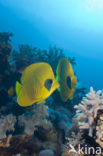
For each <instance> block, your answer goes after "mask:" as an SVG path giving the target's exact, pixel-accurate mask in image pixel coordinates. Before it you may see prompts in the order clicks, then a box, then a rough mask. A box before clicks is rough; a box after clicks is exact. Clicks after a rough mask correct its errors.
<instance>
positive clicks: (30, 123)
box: [18, 104, 52, 135]
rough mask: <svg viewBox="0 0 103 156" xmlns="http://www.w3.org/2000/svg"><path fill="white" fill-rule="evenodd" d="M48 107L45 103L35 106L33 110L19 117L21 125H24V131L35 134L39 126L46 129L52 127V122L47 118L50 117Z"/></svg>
mask: <svg viewBox="0 0 103 156" xmlns="http://www.w3.org/2000/svg"><path fill="white" fill-rule="evenodd" d="M47 109H48V106H46V105H45V104H41V105H39V106H38V105H37V106H33V108H32V111H29V112H28V111H27V112H26V113H25V114H22V115H21V116H19V117H18V123H19V125H20V126H24V133H26V134H28V135H33V134H34V131H35V130H37V128H38V126H39V127H43V128H44V129H46V130H50V129H51V128H52V123H51V122H50V120H48V119H47V118H48V117H49V114H48V112H47Z"/></svg>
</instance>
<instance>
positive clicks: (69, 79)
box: [67, 76, 72, 89]
mask: <svg viewBox="0 0 103 156" xmlns="http://www.w3.org/2000/svg"><path fill="white" fill-rule="evenodd" d="M67 86H68V87H69V88H70V89H71V88H72V87H71V78H70V77H69V76H68V77H67Z"/></svg>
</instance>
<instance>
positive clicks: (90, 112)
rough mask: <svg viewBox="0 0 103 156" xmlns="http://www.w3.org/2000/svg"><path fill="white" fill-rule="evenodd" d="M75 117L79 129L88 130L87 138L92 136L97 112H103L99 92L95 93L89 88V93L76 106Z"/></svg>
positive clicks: (102, 100) (102, 102) (102, 97)
mask: <svg viewBox="0 0 103 156" xmlns="http://www.w3.org/2000/svg"><path fill="white" fill-rule="evenodd" d="M75 108H76V109H77V111H76V116H77V118H78V120H79V128H80V129H88V130H89V136H91V137H92V136H93V130H94V129H95V122H96V118H97V115H98V110H103V96H102V95H101V91H100V90H99V91H98V92H97V93H95V91H94V90H93V88H92V87H91V88H90V93H89V94H87V95H86V97H85V98H83V101H82V102H81V103H80V104H79V105H76V106H75Z"/></svg>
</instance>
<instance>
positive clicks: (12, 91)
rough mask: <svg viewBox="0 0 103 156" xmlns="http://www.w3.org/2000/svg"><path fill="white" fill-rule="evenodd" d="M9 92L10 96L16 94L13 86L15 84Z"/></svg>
mask: <svg viewBox="0 0 103 156" xmlns="http://www.w3.org/2000/svg"><path fill="white" fill-rule="evenodd" d="M8 94H9V95H10V96H13V95H14V87H13V86H11V87H10V88H9V90H8Z"/></svg>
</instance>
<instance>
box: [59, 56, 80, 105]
mask: <svg viewBox="0 0 103 156" xmlns="http://www.w3.org/2000/svg"><path fill="white" fill-rule="evenodd" d="M56 73H57V82H58V83H59V84H60V87H59V91H60V96H61V99H62V101H63V102H66V101H67V100H68V99H70V100H72V98H73V95H74V91H75V86H76V83H77V79H76V77H75V75H74V71H73V68H72V66H71V63H70V62H69V60H68V59H67V58H63V59H62V60H61V61H60V62H59V63H58V66H57V71H56Z"/></svg>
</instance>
